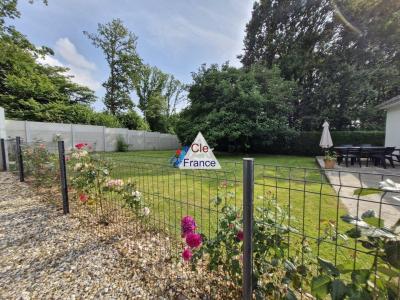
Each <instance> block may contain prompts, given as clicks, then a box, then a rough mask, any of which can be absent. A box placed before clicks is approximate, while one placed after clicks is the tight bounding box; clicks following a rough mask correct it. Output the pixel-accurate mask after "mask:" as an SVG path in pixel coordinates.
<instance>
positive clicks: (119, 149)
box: [117, 135, 129, 152]
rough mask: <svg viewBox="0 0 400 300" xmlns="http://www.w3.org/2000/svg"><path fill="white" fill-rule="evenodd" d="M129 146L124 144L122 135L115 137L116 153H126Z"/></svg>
mask: <svg viewBox="0 0 400 300" xmlns="http://www.w3.org/2000/svg"><path fill="white" fill-rule="evenodd" d="M128 148H129V145H128V144H127V143H126V142H125V139H124V137H123V136H122V135H120V136H118V137H117V152H126V151H128Z"/></svg>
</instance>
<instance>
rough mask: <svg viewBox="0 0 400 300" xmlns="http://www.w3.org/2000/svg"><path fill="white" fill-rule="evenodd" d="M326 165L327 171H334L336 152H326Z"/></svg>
mask: <svg viewBox="0 0 400 300" xmlns="http://www.w3.org/2000/svg"><path fill="white" fill-rule="evenodd" d="M324 164H325V169H334V168H335V164H336V152H334V151H329V150H328V151H325V157H324Z"/></svg>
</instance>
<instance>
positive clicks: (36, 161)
mask: <svg viewBox="0 0 400 300" xmlns="http://www.w3.org/2000/svg"><path fill="white" fill-rule="evenodd" d="M22 151H23V158H24V167H25V174H26V175H28V176H30V175H31V179H32V182H33V184H34V186H35V187H37V188H38V187H49V186H51V185H52V184H53V183H54V178H55V177H57V176H58V174H59V172H58V168H59V165H58V158H57V156H56V155H55V154H52V153H50V152H49V151H48V149H47V147H46V145H44V144H42V143H37V144H33V145H25V146H24V147H23V149H22Z"/></svg>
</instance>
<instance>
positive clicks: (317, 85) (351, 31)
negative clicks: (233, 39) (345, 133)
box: [240, 0, 400, 130]
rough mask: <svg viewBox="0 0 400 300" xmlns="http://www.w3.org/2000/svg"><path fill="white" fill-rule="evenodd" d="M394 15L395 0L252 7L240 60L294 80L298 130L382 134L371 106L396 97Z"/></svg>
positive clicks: (397, 29)
mask: <svg viewBox="0 0 400 300" xmlns="http://www.w3.org/2000/svg"><path fill="white" fill-rule="evenodd" d="M399 13H400V2H399V1H397V0H378V1H375V0H356V1H348V0H339V1H333V0H305V1H297V0H282V1H273V0H260V1H256V2H255V3H254V7H253V12H252V17H251V20H250V21H249V23H248V24H247V26H246V36H245V39H244V54H243V55H242V56H241V57H240V58H241V61H242V63H243V65H244V66H245V67H250V66H252V65H254V64H262V65H264V66H265V67H267V68H271V66H272V65H274V64H277V65H278V66H279V67H280V69H281V75H282V77H283V78H285V79H288V80H289V79H290V80H294V81H296V82H297V85H298V88H299V99H298V101H297V103H296V106H295V118H294V119H295V123H296V127H297V128H298V129H302V130H314V129H319V127H320V125H321V123H322V122H323V120H325V119H328V120H330V122H331V126H332V128H333V129H339V130H344V129H358V128H360V129H380V128H383V126H384V120H383V112H382V111H379V110H376V109H375V106H376V105H377V104H379V103H381V102H382V101H385V100H387V99H388V98H390V97H392V96H395V95H397V94H398V93H399V92H400V90H399V86H400V55H399V51H398V49H399V48H400V41H399V36H400V18H399Z"/></svg>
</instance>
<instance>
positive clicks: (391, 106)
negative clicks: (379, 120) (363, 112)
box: [378, 95, 400, 148]
mask: <svg viewBox="0 0 400 300" xmlns="http://www.w3.org/2000/svg"><path fill="white" fill-rule="evenodd" d="M378 108H379V109H383V110H385V111H386V134H385V146H387V147H393V146H394V147H397V148H400V95H398V96H396V97H394V98H392V99H390V100H388V101H386V102H384V103H382V104H380V105H379V106H378Z"/></svg>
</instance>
